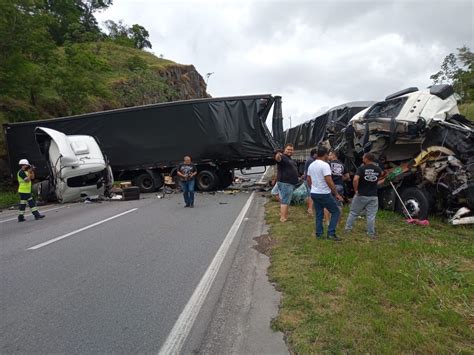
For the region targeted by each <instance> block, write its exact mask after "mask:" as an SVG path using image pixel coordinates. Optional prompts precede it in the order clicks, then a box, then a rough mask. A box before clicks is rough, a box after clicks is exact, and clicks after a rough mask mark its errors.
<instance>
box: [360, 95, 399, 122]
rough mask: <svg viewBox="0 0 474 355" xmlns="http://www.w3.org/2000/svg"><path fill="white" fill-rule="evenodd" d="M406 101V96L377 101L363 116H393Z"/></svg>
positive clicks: (395, 115)
mask: <svg viewBox="0 0 474 355" xmlns="http://www.w3.org/2000/svg"><path fill="white" fill-rule="evenodd" d="M406 101H407V98H406V97H400V98H396V99H393V100H389V101H382V102H378V103H376V104H375V105H374V106H372V107H371V108H370V110H369V111H367V112H366V114H365V115H364V118H395V117H397V116H398V114H399V113H400V111H401V110H402V107H403V105H404V104H405V102H406Z"/></svg>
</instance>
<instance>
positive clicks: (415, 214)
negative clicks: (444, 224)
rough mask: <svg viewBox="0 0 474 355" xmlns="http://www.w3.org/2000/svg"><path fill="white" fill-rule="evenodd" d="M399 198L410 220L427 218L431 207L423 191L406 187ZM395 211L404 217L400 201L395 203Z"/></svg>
mask: <svg viewBox="0 0 474 355" xmlns="http://www.w3.org/2000/svg"><path fill="white" fill-rule="evenodd" d="M400 197H401V198H402V200H403V202H404V203H405V206H406V208H407V209H408V212H410V214H411V216H412V218H417V219H426V218H428V214H429V213H430V211H431V208H430V206H431V205H430V198H429V195H428V193H427V192H426V191H425V190H420V189H418V188H416V187H407V188H406V189H404V190H402V192H401V194H400ZM397 211H398V212H400V213H402V214H404V215H406V212H405V210H404V208H403V206H402V204H401V203H400V201H398V203H397ZM407 217H408V216H407Z"/></svg>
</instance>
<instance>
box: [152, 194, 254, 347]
mask: <svg viewBox="0 0 474 355" xmlns="http://www.w3.org/2000/svg"><path fill="white" fill-rule="evenodd" d="M254 195H255V193H254V192H252V194H251V195H250V197H249V199H248V200H247V202H246V203H245V205H244V207H242V210H241V211H240V213H239V215H238V216H237V219H236V220H235V222H234V224H232V227H230V229H229V232H228V233H227V235H226V237H225V239H224V241H223V242H222V244H221V246H220V248H219V250H218V251H217V253H216V255H215V256H214V259H213V260H212V262H211V264H210V265H209V267H208V268H207V270H206V272H205V274H204V276H203V277H202V278H201V281H199V284H198V285H197V287H196V289H195V290H194V293H193V295H192V296H191V298H190V299H189V301H188V303H187V304H186V306H185V307H184V309H183V311H182V312H181V314H180V316H179V318H178V320H177V321H176V323H175V324H174V327H173V329H171V332H170V333H169V335H168V338H167V339H166V341H165V343H164V344H163V346H162V347H161V349H160V352H159V354H160V355H165V354H166V355H167V354H173V355H174V354H179V353H181V348H182V347H183V345H184V342H185V340H186V338H187V337H188V335H189V333H190V332H191V329H192V327H193V324H194V321H195V320H196V318H197V315H198V314H199V311H200V310H201V307H202V305H203V304H204V301H205V300H206V297H207V294H208V293H209V290H210V289H211V286H212V284H213V282H214V280H215V278H216V276H217V273H218V271H219V269H220V267H221V265H222V262H223V261H224V258H225V256H226V254H227V252H228V251H229V248H230V245H231V244H232V241H233V240H234V238H235V236H236V234H237V231H238V230H239V228H240V225H241V224H242V222H243V220H244V217H245V215H246V214H247V211H248V209H249V207H250V204H251V203H252V201H253V198H254Z"/></svg>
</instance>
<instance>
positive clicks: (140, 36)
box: [129, 24, 151, 49]
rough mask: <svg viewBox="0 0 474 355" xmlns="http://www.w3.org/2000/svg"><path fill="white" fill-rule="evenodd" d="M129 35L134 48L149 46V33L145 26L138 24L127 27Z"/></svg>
mask: <svg viewBox="0 0 474 355" xmlns="http://www.w3.org/2000/svg"><path fill="white" fill-rule="evenodd" d="M129 36H130V38H131V39H132V40H133V44H134V46H135V48H138V49H143V48H151V43H150V41H149V40H148V38H149V37H150V34H149V33H148V31H147V30H146V29H145V27H143V26H140V25H137V24H135V25H133V26H132V27H131V28H130V29H129Z"/></svg>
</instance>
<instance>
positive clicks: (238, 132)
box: [3, 95, 283, 192]
mask: <svg viewBox="0 0 474 355" xmlns="http://www.w3.org/2000/svg"><path fill="white" fill-rule="evenodd" d="M272 109H273V120H272V130H273V135H272V133H271V132H270V129H269V128H268V127H267V125H266V119H267V116H268V115H269V113H270V112H271V110H272ZM282 120H283V118H282V113H281V97H279V96H272V95H252V96H239V97H225V98H206V99H196V100H186V101H176V102H167V103H159V104H152V105H145V106H136V107H128V108H122V109H116V110H110V111H102V112H95V113H88V114H83V115H77V116H70V117H62V118H55V119H48V120H41V121H33V122H19V123H9V124H5V125H4V126H3V128H4V133H5V138H6V143H7V151H8V156H9V160H10V164H11V167H12V171H15V169H16V165H15V164H16V162H17V161H18V160H19V159H21V158H25V157H26V158H28V160H29V161H30V162H32V163H33V164H34V165H36V167H37V169H36V176H37V177H38V178H40V179H47V178H48V176H49V175H50V174H51V171H50V168H49V164H48V161H47V159H46V158H45V156H44V155H43V154H42V153H41V152H40V151H39V150H38V148H37V144H36V142H35V127H37V126H41V127H45V128H50V129H55V130H58V131H60V132H64V133H65V134H66V135H88V136H91V137H94V139H96V141H97V142H99V143H100V148H101V150H102V152H103V153H104V154H105V155H106V156H107V158H108V160H109V162H110V166H111V167H112V170H113V176H114V178H115V179H116V180H131V181H132V182H133V184H134V185H136V186H138V187H139V188H140V190H141V191H142V192H153V191H155V190H157V189H159V188H160V187H161V186H162V185H163V183H164V177H165V176H175V175H176V169H177V166H178V164H179V163H181V162H182V160H183V157H184V156H185V155H190V156H191V157H192V159H193V162H194V163H195V164H196V166H197V170H198V175H197V178H196V184H197V188H198V189H199V190H201V191H211V190H215V189H223V188H225V187H227V186H229V185H231V184H232V182H233V171H234V169H245V168H250V167H256V166H261V167H263V166H267V165H272V164H274V160H273V156H274V151H275V150H276V149H278V148H279V147H280V145H281V144H280V142H281V141H282V136H283V124H282ZM53 161H54V159H53ZM94 181H95V180H94ZM89 182H90V183H92V182H93V180H90V181H88V183H89Z"/></svg>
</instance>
